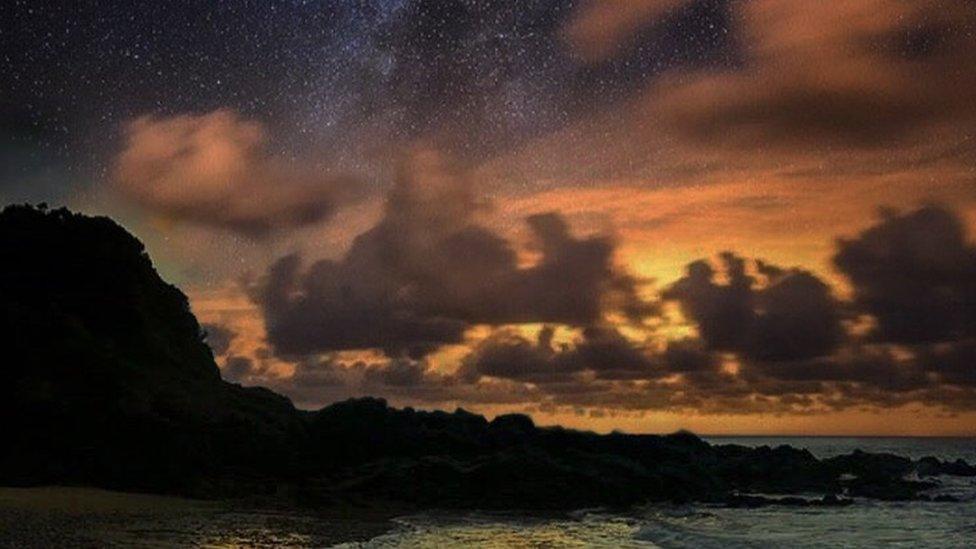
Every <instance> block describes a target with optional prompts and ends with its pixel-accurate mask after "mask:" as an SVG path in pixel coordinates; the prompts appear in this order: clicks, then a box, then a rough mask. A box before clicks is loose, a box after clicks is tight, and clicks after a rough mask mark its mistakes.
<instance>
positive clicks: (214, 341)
mask: <svg viewBox="0 0 976 549" xmlns="http://www.w3.org/2000/svg"><path fill="white" fill-rule="evenodd" d="M201 327H202V328H203V331H204V332H205V333H206V334H207V337H206V342H207V345H209V346H210V349H211V350H212V351H213V354H214V355H215V356H221V355H223V354H226V353H227V350H228V349H230V344H231V342H232V341H234V339H235V338H236V337H237V333H236V332H234V331H233V330H231V329H230V328H227V327H226V326H223V325H222V324H212V323H211V324H203V325H202V326H201Z"/></svg>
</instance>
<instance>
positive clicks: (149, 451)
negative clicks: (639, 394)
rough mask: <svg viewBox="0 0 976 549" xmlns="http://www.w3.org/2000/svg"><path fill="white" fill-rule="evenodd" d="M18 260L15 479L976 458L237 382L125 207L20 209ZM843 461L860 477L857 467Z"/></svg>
mask: <svg viewBox="0 0 976 549" xmlns="http://www.w3.org/2000/svg"><path fill="white" fill-rule="evenodd" d="M0 265H2V269H0V334H2V335H0V338H2V340H3V341H2V343H3V349H4V358H3V360H2V365H0V375H2V379H0V422H2V425H3V426H4V430H3V435H2V437H3V442H4V443H3V445H2V446H0V484H8V485H9V484H15V485H35V484H56V483H57V484H65V483H67V484H84V485H95V486H101V487H107V488H115V489H128V490H143V491H152V492H165V493H178V494H187V495H196V496H202V497H225V496H241V495H255V494H267V493H271V492H281V488H287V490H285V491H284V493H289V494H293V495H294V496H295V497H296V498H297V499H298V500H299V501H302V502H305V503H310V504H329V503H334V502H337V501H348V500H363V501H397V502H402V503H408V504H413V505H419V506H437V507H482V508H484V507H490V508H511V507H519V508H560V509H565V508H574V507H583V506H594V505H606V504H614V505H615V504H620V505H624V504H631V503H637V502H643V501H649V500H673V501H686V500H707V501H729V502H732V503H739V504H747V505H753V504H759V503H762V502H763V500H757V499H755V498H742V497H738V496H732V494H733V493H734V492H735V491H762V492H780V493H787V492H797V491H816V492H820V493H823V494H833V493H837V492H840V491H841V490H842V489H845V488H846V489H848V490H849V491H850V493H852V494H855V495H858V494H862V495H866V496H870V497H878V498H889V499H904V498H915V497H919V496H920V492H921V491H922V490H924V489H925V488H927V487H929V486H930V483H927V482H918V481H914V482H913V481H907V480H903V479H902V476H903V475H904V474H906V473H908V472H910V471H912V470H917V471H918V472H919V473H921V474H926V475H936V474H940V473H952V474H965V475H973V474H976V469H974V468H973V467H971V466H969V465H968V464H965V463H961V462H956V463H952V464H947V463H943V462H940V461H938V460H935V459H932V458H926V460H923V461H922V462H919V463H913V462H912V461H910V460H907V459H903V458H899V457H897V456H887V455H871V454H864V453H855V454H850V455H848V456H843V457H840V458H835V459H831V460H817V459H815V458H814V457H813V456H812V455H810V454H809V453H808V452H806V451H803V450H796V449H793V448H789V447H780V448H775V449H772V448H759V449H749V448H744V447H739V446H711V445H709V444H707V443H705V442H703V441H702V440H700V439H699V438H697V437H695V436H694V435H691V434H688V433H679V434H675V435H670V436H651V435H622V434H612V435H595V434H590V433H582V432H577V431H570V430H564V429H558V428H557V429H540V428H537V427H535V426H534V425H533V424H532V421H531V419H529V418H528V417H525V416H520V415H509V416H501V417H498V418H496V419H495V420H494V421H491V422H489V421H487V420H485V418H483V417H481V416H478V415H474V414H471V413H468V412H465V411H463V410H457V411H455V412H454V413H445V412H422V411H416V410H412V409H409V408H407V409H404V410H395V409H391V408H389V407H388V406H387V405H386V402H385V401H382V400H378V399H361V400H351V401H347V402H342V403H338V404H334V405H332V406H329V407H327V408H324V409H322V410H320V411H317V412H305V411H300V410H296V409H295V408H294V407H293V406H292V404H291V402H290V401H288V399H286V398H284V397H282V396H279V395H276V394H274V393H272V392H271V391H268V390H266V389H260V388H244V387H241V386H239V385H234V384H230V383H227V382H225V381H223V380H221V379H220V375H219V370H218V368H217V367H216V365H215V363H214V361H213V356H212V354H211V352H210V349H209V348H208V347H207V345H206V342H205V334H204V333H203V332H202V330H201V328H200V326H199V324H198V323H197V321H196V319H195V318H194V317H193V315H192V314H191V313H190V311H189V307H188V304H187V300H186V297H185V296H184V295H183V294H182V293H181V292H180V291H179V290H178V289H177V288H175V287H173V286H171V285H169V284H167V283H166V282H164V281H163V280H162V279H160V277H159V276H158V274H157V273H156V271H155V270H154V269H153V266H152V263H151V262H150V260H149V258H148V256H147V255H146V252H145V249H144V248H143V246H142V244H141V243H140V242H139V241H138V240H136V239H135V238H134V237H132V236H131V235H130V234H128V233H127V232H126V231H125V230H124V229H122V228H121V227H119V226H118V225H117V224H115V223H114V222H112V221H111V220H109V219H107V218H92V217H86V216H82V215H77V214H73V213H71V212H69V211H67V210H63V209H62V210H54V211H47V210H44V209H36V208H32V207H29V206H13V207H8V208H6V209H5V210H3V212H2V213H0ZM844 473H851V474H855V475H857V478H856V479H855V480H852V481H845V482H842V481H841V480H840V475H842V474H844ZM827 501H828V502H831V501H834V500H827ZM793 502H794V503H797V504H803V503H804V502H803V501H800V500H796V501H793Z"/></svg>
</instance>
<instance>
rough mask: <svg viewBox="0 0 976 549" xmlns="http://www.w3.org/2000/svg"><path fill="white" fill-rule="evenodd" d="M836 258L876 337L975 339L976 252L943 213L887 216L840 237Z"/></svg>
mask: <svg viewBox="0 0 976 549" xmlns="http://www.w3.org/2000/svg"><path fill="white" fill-rule="evenodd" d="M833 260H834V264H835V265H836V266H837V268H838V269H840V271H841V272H842V273H844V275H845V276H847V277H848V279H850V281H851V284H852V286H853V289H854V301H855V303H856V305H857V306H858V307H859V308H861V309H863V310H864V311H866V312H868V313H870V314H871V315H872V316H874V318H875V319H876V320H877V330H876V331H875V334H874V336H875V337H876V339H878V340H880V341H888V342H893V343H923V342H932V341H942V340H956V339H959V338H962V337H964V336H973V335H974V334H976V247H974V246H972V245H970V244H969V243H968V242H967V241H966V234H965V230H964V228H963V225H962V223H961V222H960V220H959V219H958V218H957V217H956V216H955V215H953V214H952V213H951V212H949V211H948V210H945V209H943V208H941V207H938V206H927V207H923V208H920V209H918V210H915V211H912V212H908V213H903V214H896V213H892V212H888V213H886V214H885V215H884V218H883V219H882V221H881V222H880V223H879V224H878V225H875V226H873V227H871V228H869V229H867V230H865V231H864V232H862V233H861V234H859V235H858V236H857V237H856V238H853V239H849V240H840V241H839V242H838V250H837V253H836V255H835V256H834V258H833Z"/></svg>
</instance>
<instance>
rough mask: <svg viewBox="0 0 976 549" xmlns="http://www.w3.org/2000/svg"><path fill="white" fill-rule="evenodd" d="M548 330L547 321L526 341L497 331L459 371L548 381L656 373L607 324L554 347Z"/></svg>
mask: <svg viewBox="0 0 976 549" xmlns="http://www.w3.org/2000/svg"><path fill="white" fill-rule="evenodd" d="M553 333H554V331H553V328H552V327H551V326H547V327H545V328H543V329H542V330H540V332H539V334H538V337H537V340H536V341H531V340H529V339H527V338H526V337H525V336H523V335H521V334H520V333H518V332H516V331H513V330H507V329H502V330H498V331H496V332H495V333H493V334H492V335H491V336H489V337H488V338H486V339H485V340H483V341H481V342H480V343H479V344H478V345H476V346H475V347H474V349H473V350H472V352H471V354H470V355H468V356H467V357H465V359H464V361H463V363H462V366H461V372H460V375H461V377H463V378H466V379H469V380H475V381H476V380H478V379H480V378H481V377H482V376H490V377H496V378H504V379H511V380H519V381H525V382H531V383H536V384H552V383H560V382H562V383H566V382H574V381H584V382H585V380H586V379H592V378H596V379H647V378H649V377H655V376H657V375H660V373H661V370H660V369H659V368H658V367H657V365H656V363H655V361H654V360H653V359H651V358H650V357H649V354H648V353H647V351H646V350H645V349H642V348H641V347H640V346H638V345H636V344H635V343H633V342H631V341H629V340H627V339H626V338H624V337H623V336H622V335H621V334H620V333H619V332H618V331H616V330H614V329H612V328H594V327H589V328H586V329H584V330H583V333H582V337H580V338H578V339H576V341H574V342H573V343H572V344H561V345H559V346H555V345H554V344H553ZM584 373H585V374H588V375H590V376H592V377H587V376H584V375H583V374H584Z"/></svg>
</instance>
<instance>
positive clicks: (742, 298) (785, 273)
mask: <svg viewBox="0 0 976 549" xmlns="http://www.w3.org/2000/svg"><path fill="white" fill-rule="evenodd" d="M719 259H720V261H721V263H722V267H723V273H722V274H723V275H724V277H725V278H726V279H727V280H726V281H725V282H721V281H720V280H719V278H718V275H719V273H718V272H716V270H715V269H714V268H713V267H712V266H711V265H710V264H709V263H708V262H706V261H703V260H701V261H696V262H694V263H691V264H690V265H688V268H687V272H686V274H685V276H684V277H682V278H681V279H679V280H678V281H677V282H675V283H674V284H673V285H671V286H670V287H669V288H667V289H666V291H665V292H664V294H663V296H664V298H665V299H670V300H675V301H677V302H678V303H679V304H680V306H681V310H682V311H683V313H684V314H685V316H686V317H687V318H688V319H689V320H691V321H693V322H694V323H695V324H696V325H697V326H698V330H699V332H700V334H701V338H702V340H703V341H704V342H705V343H706V344H707V345H708V348H709V349H711V350H715V351H726V352H734V353H738V354H740V355H741V356H742V357H743V358H746V359H754V360H771V361H778V360H797V359H807V358H812V357H817V356H822V355H826V354H829V353H830V352H832V351H833V350H834V349H835V348H836V346H837V345H838V343H839V342H840V340H841V335H842V333H843V331H842V328H841V324H840V319H841V316H840V308H839V304H838V303H837V302H836V301H835V300H834V298H833V297H832V296H831V293H830V288H829V287H828V286H827V285H826V284H824V283H823V282H822V281H821V280H820V279H818V278H817V277H816V276H814V275H812V274H811V273H809V272H807V271H803V270H800V269H781V268H779V267H776V266H773V265H769V264H766V263H763V262H761V261H757V262H755V268H756V274H755V275H751V274H749V273H748V272H747V263H746V261H745V260H744V259H743V258H741V257H739V256H737V255H735V254H733V253H731V252H726V253H723V254H722V255H721V256H720V258H719Z"/></svg>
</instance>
